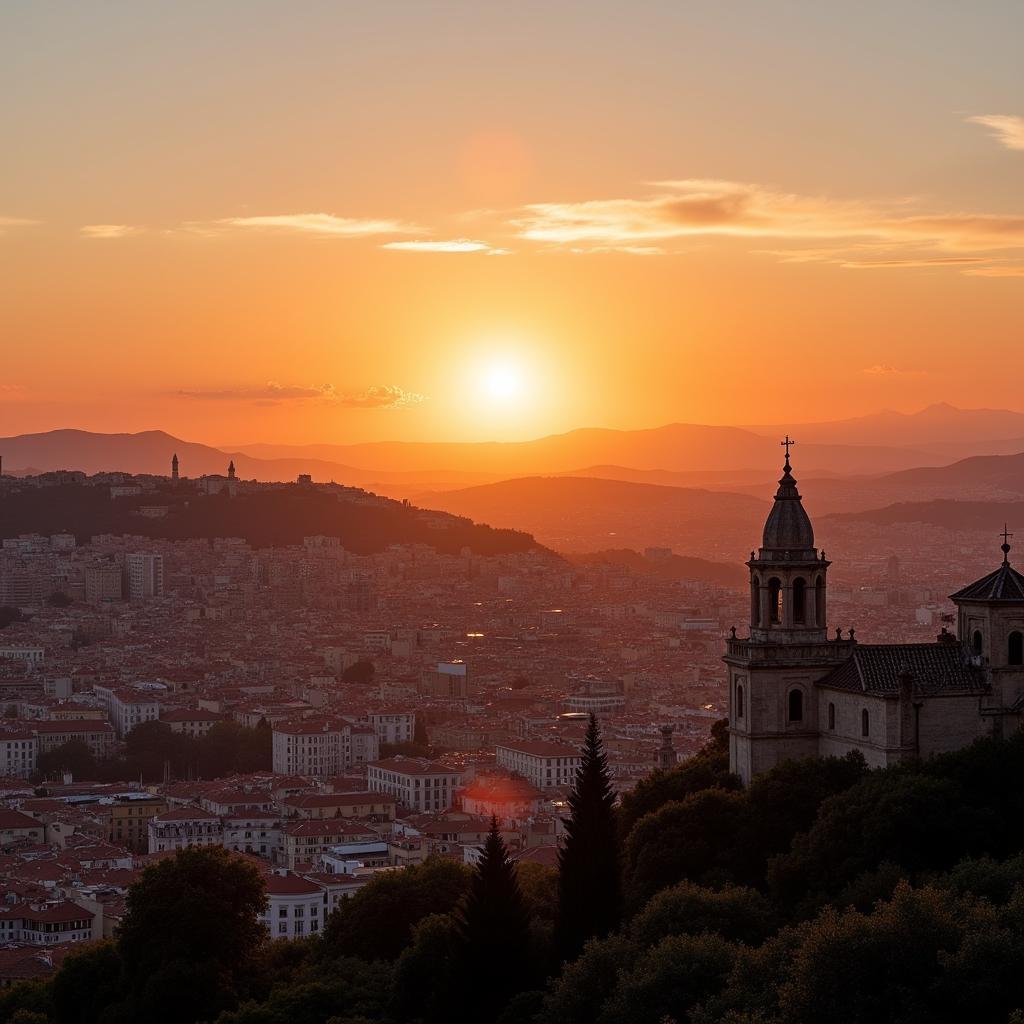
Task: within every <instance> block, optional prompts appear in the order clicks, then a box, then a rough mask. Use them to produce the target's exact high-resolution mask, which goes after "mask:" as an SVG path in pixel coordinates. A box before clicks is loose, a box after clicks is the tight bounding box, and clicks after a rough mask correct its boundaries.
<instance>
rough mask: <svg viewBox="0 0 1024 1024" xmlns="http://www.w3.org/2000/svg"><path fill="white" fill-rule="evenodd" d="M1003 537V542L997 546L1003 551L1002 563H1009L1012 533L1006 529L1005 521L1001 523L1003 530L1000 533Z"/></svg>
mask: <svg viewBox="0 0 1024 1024" xmlns="http://www.w3.org/2000/svg"><path fill="white" fill-rule="evenodd" d="M1000 536H1001V537H1002V538H1003V543H1002V544H1001V545H1000V546H999V547H1000V550H1001V551H1002V552H1003V565H1009V564H1010V538H1011V537H1012V536H1013V534H1012V533H1010V531H1009V530H1008V529H1007V527H1006V523H1003V532H1002V533H1001V534H1000Z"/></svg>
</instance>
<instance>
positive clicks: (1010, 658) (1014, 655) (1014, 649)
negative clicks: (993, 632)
mask: <svg viewBox="0 0 1024 1024" xmlns="http://www.w3.org/2000/svg"><path fill="white" fill-rule="evenodd" d="M1006 661H1007V664H1009V665H1024V633H1021V632H1019V631H1018V630H1016V629H1015V630H1014V631H1013V632H1012V633H1011V634H1010V636H1009V639H1008V641H1007V644H1006Z"/></svg>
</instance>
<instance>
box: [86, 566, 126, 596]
mask: <svg viewBox="0 0 1024 1024" xmlns="http://www.w3.org/2000/svg"><path fill="white" fill-rule="evenodd" d="M121 577H122V572H121V566H119V565H117V564H116V563H114V562H96V563H95V564H93V565H88V566H86V568H85V599H86V601H88V602H89V603H90V604H102V603H103V602H104V601H120V600H121V598H122V597H123V596H124V590H123V581H122V578H121Z"/></svg>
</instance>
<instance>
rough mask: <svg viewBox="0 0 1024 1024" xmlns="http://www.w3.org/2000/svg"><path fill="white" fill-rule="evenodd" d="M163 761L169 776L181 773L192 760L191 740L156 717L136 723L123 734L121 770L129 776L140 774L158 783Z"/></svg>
mask: <svg viewBox="0 0 1024 1024" xmlns="http://www.w3.org/2000/svg"><path fill="white" fill-rule="evenodd" d="M166 762H169V763H170V766H171V774H172V775H173V776H175V777H179V778H180V777H181V776H183V775H185V773H186V772H187V770H188V768H189V766H190V765H192V764H194V762H195V741H194V740H193V739H192V738H191V737H189V736H186V735H184V733H180V732H173V731H172V730H171V727H170V726H169V725H168V724H167V723H166V722H161V721H157V720H154V721H151V722H140V723H139V724H138V725H137V726H135V728H134V729H132V730H131V731H130V732H129V733H128V735H127V736H126V737H125V765H124V771H125V772H126V773H127V774H128V776H129V778H134V777H136V776H138V775H139V774H141V775H142V776H143V778H145V779H146V780H147V781H149V782H159V781H160V780H162V779H163V776H164V764H165V763H166Z"/></svg>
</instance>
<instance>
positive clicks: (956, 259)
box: [836, 256, 988, 270]
mask: <svg viewBox="0 0 1024 1024" xmlns="http://www.w3.org/2000/svg"><path fill="white" fill-rule="evenodd" d="M836 262H837V263H838V264H839V266H841V267H849V268H852V269H855V270H871V269H873V268H875V267H878V268H882V269H885V268H891V267H949V266H962V265H964V264H967V265H971V264H974V263H987V262H988V260H987V259H986V258H985V257H984V256H935V257H933V258H931V259H915V258H913V257H911V258H909V259H905V260H844V261H841V262H840V261H838V260H837V261H836Z"/></svg>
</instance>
